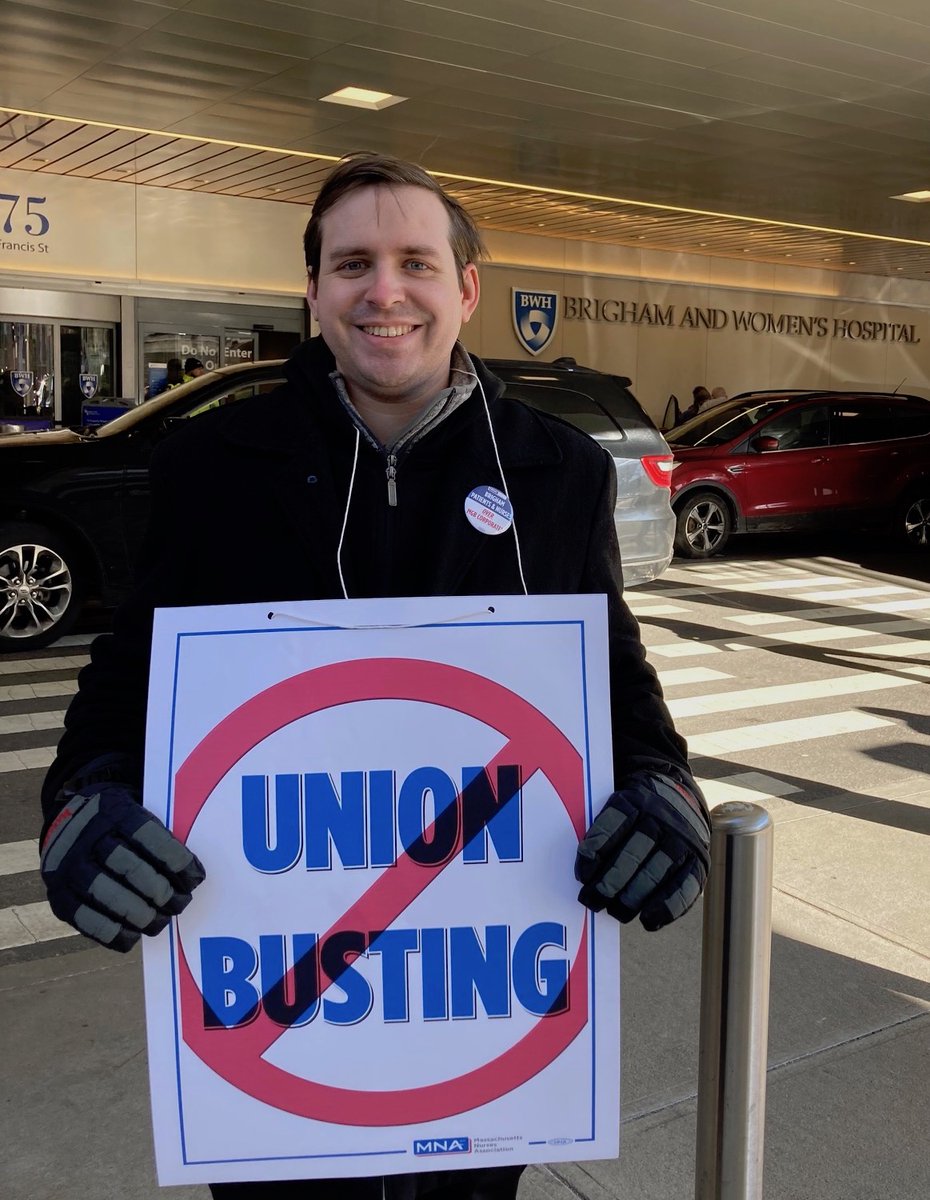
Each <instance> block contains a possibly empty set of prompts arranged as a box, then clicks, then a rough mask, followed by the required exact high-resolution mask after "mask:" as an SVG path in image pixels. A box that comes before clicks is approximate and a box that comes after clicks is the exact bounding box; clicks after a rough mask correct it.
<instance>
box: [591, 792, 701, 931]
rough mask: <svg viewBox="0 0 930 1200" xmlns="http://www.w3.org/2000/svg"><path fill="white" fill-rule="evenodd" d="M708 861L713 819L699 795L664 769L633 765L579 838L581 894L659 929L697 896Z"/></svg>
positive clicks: (612, 912)
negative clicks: (660, 772) (642, 768)
mask: <svg viewBox="0 0 930 1200" xmlns="http://www.w3.org/2000/svg"><path fill="white" fill-rule="evenodd" d="M709 866H710V823H709V821H708V818H707V814H706V811H705V810H704V808H703V807H702V804H701V801H700V799H699V797H698V796H697V795H696V794H695V793H694V792H693V791H692V790H691V789H690V788H688V787H686V786H685V784H683V783H679V782H678V781H677V780H675V779H672V778H670V777H669V776H668V775H658V774H653V773H652V772H650V771H636V772H634V774H632V775H631V776H630V777H629V778H628V779H627V780H626V781H625V782H624V786H623V788H622V789H621V790H620V791H618V792H614V793H613V795H612V796H611V797H610V799H609V800H608V801H607V803H606V804H605V805H604V807H603V809H602V810H601V812H600V814H599V816H598V817H597V818H596V819H595V821H594V823H593V825H592V826H591V828H590V829H589V830H588V832H587V833H586V834H585V835H584V838H583V839H582V840H581V842H580V844H579V846H578V854H577V857H576V859H575V878H576V879H577V880H578V881H579V883H581V884H582V888H581V891H580V892H579V893H578V899H579V900H580V901H581V903H582V904H584V905H585V906H586V907H587V908H590V909H592V910H593V911H594V912H599V911H600V910H601V909H602V908H606V909H607V911H608V912H609V913H610V915H611V916H612V917H616V919H617V920H618V921H623V922H626V921H632V920H633V918H634V917H637V916H638V917H639V919H640V921H641V922H642V924H643V926H644V928H646V929H648V930H654V929H661V928H662V927H663V925H669V924H670V923H671V922H672V921H674V920H676V919H677V918H678V917H680V916H682V915H683V914H684V913H686V912H687V911H688V909H689V908H690V907H691V905H692V904H693V903H694V902H695V900H697V898H698V896H700V894H701V892H702V890H703V888H704V883H705V881H706V879H707V871H708V868H709Z"/></svg>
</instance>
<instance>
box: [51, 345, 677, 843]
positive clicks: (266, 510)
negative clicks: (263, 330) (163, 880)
mask: <svg viewBox="0 0 930 1200" xmlns="http://www.w3.org/2000/svg"><path fill="white" fill-rule="evenodd" d="M474 362H475V369H476V371H477V373H478V375H479V377H480V379H481V381H482V384H483V387H484V390H485V393H486V395H487V400H488V404H489V407H490V413H491V418H492V421H493V425H494V431H495V434H496V438H497V444H498V448H499V451H500V456H501V461H502V465H503V469H504V474H505V476H506V481H507V490H508V492H509V494H510V497H511V500H512V502H513V507H514V512H515V518H516V525H517V529H518V533H519V540H520V548H521V551H522V561H523V569H524V574H525V577H526V582H527V586H528V589H529V591H530V592H531V593H550V594H555V593H576V592H582V593H584V592H591V593H606V594H607V596H608V602H609V623H610V679H611V703H612V712H613V748H614V771H615V777H616V780H617V783H618V784H619V782H620V780H621V779H622V777H623V776H624V775H626V774H627V773H629V772H630V771H632V770H634V769H636V768H638V767H643V766H646V767H652V768H654V769H656V770H659V771H664V772H666V773H671V774H676V775H679V776H682V777H684V778H685V780H688V779H689V778H690V776H689V775H688V768H687V763H686V757H685V753H686V752H685V744H684V742H683V740H682V739H681V738H680V737H679V736H678V735H677V734H676V733H675V731H674V728H673V726H672V722H671V718H670V716H669V713H668V710H667V709H666V707H665V705H664V703H663V701H662V693H661V689H660V687H659V684H658V681H657V679H656V676H655V673H654V672H653V670H652V669H651V667H649V666H648V665H647V663H646V661H645V658H644V653H643V647H642V643H641V641H640V637H639V629H638V627H637V625H636V622H635V620H634V619H633V617H632V615H631V614H630V611H629V609H628V608H627V606H626V604H625V602H624V601H623V599H622V595H621V593H622V586H623V585H622V577H621V571H620V553H619V548H618V546H617V539H616V534H615V531H614V524H613V512H614V501H615V496H616V473H615V471H614V468H613V463H612V460H611V458H610V456H609V455H608V454H607V452H606V451H605V450H603V449H602V448H601V447H599V446H598V445H597V444H596V443H595V442H594V441H593V440H592V439H591V438H589V437H587V436H586V435H585V434H583V433H580V432H579V431H578V430H576V429H575V428H573V427H572V426H570V425H568V424H566V423H565V422H563V421H560V420H559V419H558V418H555V417H552V416H548V415H544V414H542V413H539V412H536V411H535V410H533V409H531V408H529V407H527V406H526V405H524V404H522V403H520V402H519V401H515V400H510V399H507V398H506V397H505V396H504V395H503V384H502V383H501V382H500V380H498V379H496V378H495V377H494V376H492V375H491V374H490V373H489V372H488V371H487V369H486V368H485V367H484V366H483V364H481V363H480V362H479V361H478V360H474ZM334 369H335V364H334V361H333V358H332V355H331V354H330V351H329V349H328V347H327V346H326V345H325V343H324V342H323V341H322V340H321V339H319V338H315V339H311V340H310V341H308V342H305V343H303V345H301V346H300V347H298V349H297V350H296V351H295V352H294V354H293V355H292V357H291V359H290V360H289V362H288V364H287V367H286V375H287V380H288V382H287V383H286V384H284V385H282V386H281V387H280V388H278V389H277V390H276V391H275V392H274V393H272V394H271V395H266V396H257V397H255V398H253V399H251V400H247V401H244V402H243V403H241V404H238V405H234V406H231V407H230V408H226V409H219V410H217V411H216V412H211V413H208V414H205V415H202V416H199V417H197V418H196V419H194V420H192V421H191V423H190V425H189V426H187V427H185V428H184V429H183V430H181V431H179V432H177V433H175V434H173V435H172V436H171V437H170V438H168V439H167V440H166V441H165V442H164V443H163V444H162V445H161V446H160V447H159V449H158V450H157V451H156V454H155V456H154V458H153V461H152V467H151V481H152V515H151V521H150V527H149V533H148V537H147V540H146V545H145V549H144V551H143V555H142V560H141V562H140V570H139V575H138V586H137V588H136V591H135V593H134V595H133V596H132V597H131V598H130V599H129V600H128V601H127V602H126V603H125V604H124V605H123V607H122V608H121V609H120V611H119V612H118V614H117V616H116V619H115V622H114V632H113V633H112V634H109V635H104V636H102V637H100V638H98V639H97V640H96V642H95V643H94V645H93V648H92V651H91V663H90V665H89V666H87V667H86V668H85V669H84V670H83V671H82V672H81V676H80V690H79V692H78V694H77V696H75V698H74V701H73V702H72V704H71V706H70V708H69V710H68V713H67V716H66V718H65V733H64V736H63V737H62V739H61V742H60V744H59V747H58V757H57V759H56V761H55V763H54V764H53V765H52V767H51V769H50V771H49V773H48V776H47V778H46V782H45V787H44V789H43V809H44V815H45V820H46V824H47V823H48V821H49V820H50V819H51V817H52V816H53V815H54V814H55V813H56V812H57V811H58V808H59V804H60V802H59V801H58V799H57V793H58V790H59V788H60V786H61V784H62V783H63V782H64V781H65V780H66V779H67V778H68V777H69V776H70V775H72V774H73V772H74V770H75V769H76V768H78V767H81V766H84V765H85V764H87V763H88V762H89V761H90V760H91V759H93V758H95V757H97V756H98V755H101V754H105V753H110V752H114V751H116V752H121V753H123V754H126V755H128V756H130V757H131V758H132V759H133V760H134V761H135V762H136V763H137V764H138V767H137V774H138V779H139V781H140V782H141V775H142V766H141V764H142V757H143V745H144V734H145V709H146V692H147V684H148V660H149V653H150V642H151V627H152V610H153V608H156V607H168V606H177V605H191V604H220V603H223V604H229V603H239V602H265V601H271V602H279V601H287V600H297V599H329V598H333V597H340V596H341V595H342V589H341V586H340V582H339V576H338V571H337V564H336V554H337V546H338V543H339V534H340V529H341V525H342V520H343V515H344V512H345V505H346V498H347V493H348V487H349V479H350V475H351V470H352V457H353V451H354V446H355V427H354V425H353V423H352V420H351V418H350V416H349V414H348V412H347V411H346V409H345V408H344V406H343V405H342V403H341V401H340V400H339V398H338V396H337V393H336V390H335V388H334V385H333V382H332V380H331V379H330V374H331V372H333V371H334ZM386 466H387V461H386V455H385V453H384V452H383V451H379V450H376V449H375V448H374V447H373V446H372V445H371V444H369V443H368V441H367V440H366V439H365V438H364V437H362V438H361V443H360V447H359V457H358V466H357V474H356V480H355V487H354V491H353V495H352V501H351V505H350V509H349V516H348V523H347V527H346V533H345V541H344V545H343V552H342V566H343V574H344V578H345V583H346V589H347V591H348V594H349V596H350V597H353V598H355V597H370V596H378V595H383V596H435V595H488V594H494V593H499V594H505V593H506V594H516V593H522V590H523V589H522V586H521V583H520V577H519V572H518V567H517V556H516V547H515V543H514V536H513V532H512V530H510V531H508V532H506V533H503V534H500V535H498V536H494V537H490V536H488V535H486V534H484V533H482V532H480V531H479V530H477V529H474V528H473V527H472V526H471V525H470V524H469V522H468V521H467V519H466V517H465V512H464V502H465V498H466V496H467V495H468V494H469V492H470V491H471V490H472V489H473V488H475V487H480V486H481V485H491V486H493V487H499V488H503V484H502V482H501V479H500V474H499V472H498V468H497V464H496V461H495V456H494V449H493V445H492V441H491V437H490V433H489V429H488V423H487V418H486V415H485V411H484V405H483V403H482V399H481V395H480V392H479V390H478V389H477V388H476V389H475V391H474V392H473V393H472V395H471V396H470V397H469V398H468V399H467V400H466V401H465V402H464V403H463V404H461V405H460V407H459V408H457V409H456V410H455V411H454V412H452V413H451V414H450V415H449V416H448V417H446V419H445V420H443V421H442V422H441V423H440V424H439V425H438V426H436V427H435V428H433V429H432V430H431V431H430V432H429V433H427V434H425V435H424V436H423V437H422V438H421V439H420V440H418V441H416V442H415V443H414V444H413V445H412V446H411V448H410V449H409V450H408V451H407V452H406V453H405V454H401V455H400V456H399V461H398V465H397V480H396V482H397V504H396V506H394V507H392V506H391V505H389V503H388V488H387V476H386Z"/></svg>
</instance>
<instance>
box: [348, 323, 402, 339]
mask: <svg viewBox="0 0 930 1200" xmlns="http://www.w3.org/2000/svg"><path fill="white" fill-rule="evenodd" d="M356 328H357V329H360V330H361V331H362V333H367V334H368V335H369V336H370V337H379V338H396V337H403V336H404V334H405V333H412V332H413V331H414V329H416V328H417V326H416V325H357V326H356Z"/></svg>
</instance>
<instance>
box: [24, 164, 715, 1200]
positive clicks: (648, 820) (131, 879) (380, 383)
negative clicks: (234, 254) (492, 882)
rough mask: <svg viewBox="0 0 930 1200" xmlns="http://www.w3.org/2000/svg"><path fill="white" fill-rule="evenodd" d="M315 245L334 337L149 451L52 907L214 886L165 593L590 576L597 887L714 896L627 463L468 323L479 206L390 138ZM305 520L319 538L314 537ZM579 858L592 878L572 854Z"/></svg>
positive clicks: (55, 868)
mask: <svg viewBox="0 0 930 1200" xmlns="http://www.w3.org/2000/svg"><path fill="white" fill-rule="evenodd" d="M304 253H305V259H306V263H307V272H308V280H309V286H308V289H307V298H308V303H309V305H310V310H311V312H312V313H313V316H314V318H315V319H316V320H317V322H318V323H319V327H320V331H321V333H320V336H318V337H313V338H310V339H309V340H308V341H306V342H304V343H303V344H302V345H300V346H298V347H297V349H296V350H295V351H294V352H293V354H292V355H291V357H290V359H289V360H288V362H287V364H286V365H285V368H284V374H285V378H286V382H285V383H284V384H283V385H282V386H281V387H280V388H278V389H277V390H276V391H275V392H273V393H272V394H271V395H268V396H260V397H254V398H253V399H251V400H250V399H246V400H243V401H242V403H241V404H236V405H227V406H225V407H223V408H220V409H217V410H216V411H215V412H213V413H208V414H206V415H205V416H202V417H198V418H197V420H195V421H192V422H187V423H185V424H184V427H183V428H182V429H180V430H179V431H177V432H176V433H174V434H173V435H172V436H171V437H170V438H167V439H165V441H164V442H162V443H161V445H160V446H159V448H158V450H157V451H156V453H155V456H154V458H153V461H152V466H151V482H152V519H151V522H150V525H149V535H148V539H147V542H146V550H145V554H144V557H143V561H142V563H141V564H140V571H139V578H138V585H137V588H136V591H135V593H134V594H133V596H132V597H131V598H130V599H129V600H128V601H127V602H126V604H125V605H124V606H123V608H122V609H121V610H120V612H119V613H118V615H117V617H116V620H115V623H114V631H113V633H112V634H108V635H104V636H102V637H100V638H98V639H97V641H96V642H95V643H94V646H93V648H92V651H91V664H90V666H88V667H86V668H85V669H84V670H83V671H82V672H81V677H80V687H79V691H78V695H77V696H76V697H75V699H74V701H73V702H72V704H71V707H70V708H69V710H68V713H67V716H66V717H65V732H64V736H63V737H62V739H61V742H60V743H59V746H58V756H57V758H56V760H55V763H54V764H53V765H52V767H51V769H50V770H49V773H48V776H47V778H46V781H45V786H44V789H43V797H42V800H43V809H44V816H45V823H44V827H43V829H42V831H41V838H40V843H41V868H42V876H43V879H44V882H45V885H46V888H47V890H48V895H49V902H50V904H51V907H52V911H53V912H54V913H55V914H56V915H57V916H58V917H60V918H61V919H62V920H65V921H68V922H70V923H71V924H72V925H74V926H75V928H77V929H78V930H80V931H81V932H82V933H85V934H87V935H89V936H90V937H92V938H94V939H95V940H96V941H98V942H100V943H102V944H103V945H105V946H108V947H110V948H112V949H114V950H118V951H126V950H129V949H131V948H132V946H133V945H134V944H135V943H136V942H137V941H138V940H139V938H140V936H141V935H142V934H147V935H157V934H158V933H160V932H161V931H162V930H163V929H164V928H165V927H166V925H168V924H169V922H170V921H171V919H172V917H173V916H174V915H175V914H177V913H180V912H181V911H182V910H183V909H184V908H185V907H186V906H187V904H188V903H190V902H191V900H192V893H193V891H194V889H195V888H196V887H197V886H198V885H199V884H200V883H201V882H202V881H203V879H204V878H205V869H204V867H203V865H202V864H201V863H200V862H199V861H198V859H197V858H196V857H195V856H194V855H193V854H192V852H191V851H190V850H189V849H188V848H187V846H185V845H184V844H182V843H181V842H180V841H178V840H177V839H176V838H175V837H174V836H173V835H172V834H171V833H170V832H169V831H168V830H167V829H166V828H165V826H164V825H162V823H161V822H160V821H159V820H158V819H157V817H155V816H154V815H153V814H152V813H150V812H148V811H147V810H146V809H145V808H143V807H142V763H143V751H144V741H145V717H146V693H147V681H148V671H149V657H150V653H151V637H152V612H153V609H154V608H158V607H162V606H177V605H189V604H234V603H237V602H257V601H267V599H268V598H269V594H271V595H272V596H273V598H274V599H276V600H288V599H308V600H311V599H327V598H329V599H332V598H340V597H343V598H346V599H348V598H349V597H381V596H383V597H388V596H454V595H457V596H487V595H495V594H507V595H523V594H527V595H531V594H543V593H580V594H583V593H593V594H600V595H606V598H607V608H608V622H609V662H610V684H611V711H612V743H613V756H614V788H615V789H616V790H615V791H613V792H612V793H611V794H610V795H608V796H606V797H604V798H603V800H604V803H603V807H602V809H601V811H600V813H599V815H598V816H597V817H596V818H595V820H594V822H593V824H592V826H591V828H590V829H589V830H588V831H587V833H586V834H585V835H584V837H583V838H582V839H581V841H580V843H579V845H578V847H577V853H576V856H575V862H574V874H575V879H576V880H577V881H578V883H579V884H580V885H581V888H580V892H579V896H578V898H579V900H580V902H581V903H582V904H583V905H585V906H586V907H588V908H589V909H592V910H594V911H598V910H601V909H603V910H606V912H607V913H608V914H609V915H610V916H612V917H615V918H616V919H617V920H618V921H631V920H634V919H639V921H640V922H641V924H642V925H643V926H644V927H645V928H646V929H647V930H657V929H661V928H662V927H663V926H665V925H668V924H670V923H671V922H672V921H675V920H677V919H678V918H679V917H681V916H683V915H684V913H686V912H687V911H688V909H689V908H690V907H691V906H692V905H693V904H694V902H695V901H696V900H697V898H698V896H699V895H700V893H701V890H702V888H703V886H704V882H705V879H706V875H707V869H708V866H709V861H710V859H709V847H710V819H709V815H708V812H707V806H706V804H705V801H704V799H703V796H702V795H701V791H700V788H699V787H698V785H697V783H696V782H695V780H694V777H693V775H692V773H691V770H690V768H689V766H688V761H687V749H686V746H685V743H684V741H683V739H682V738H681V737H680V736H679V735H678V734H677V733H676V731H675V728H674V725H673V723H672V719H671V716H670V715H669V712H668V709H667V708H666V706H665V703H664V701H663V698H662V690H661V688H660V686H659V683H658V680H657V678H656V674H655V671H654V670H653V669H652V667H651V666H650V665H649V664H648V663H647V662H646V657H645V651H644V649H643V644H642V641H641V639H640V634H639V627H638V626H637V624H636V621H635V619H634V618H633V616H632V614H631V613H630V610H629V608H628V607H627V605H626V603H625V601H624V599H623V596H622V590H623V577H622V573H621V563H620V550H619V546H618V543H617V534H616V528H615V525H614V519H613V518H614V506H615V503H616V499H617V473H616V471H615V469H614V466H613V460H612V458H611V457H610V455H609V454H608V453H607V452H606V451H605V450H604V449H602V448H601V447H600V446H598V444H597V443H596V442H595V441H593V440H592V439H591V438H589V437H587V436H586V435H585V434H583V433H581V432H579V431H578V430H576V429H574V428H572V427H571V426H569V425H568V424H567V423H566V422H564V421H560V420H558V419H557V418H554V417H549V416H547V415H546V414H544V413H540V412H537V411H535V410H533V409H531V408H529V407H528V406H526V405H524V404H522V403H520V402H519V401H517V400H514V399H511V398H509V397H508V396H506V395H505V393H504V385H503V384H502V383H501V381H500V380H499V379H496V378H495V377H494V376H493V375H492V374H491V372H490V371H489V370H488V369H487V367H486V366H485V365H484V364H483V363H482V362H481V360H480V359H479V358H478V357H476V356H475V355H473V354H470V353H469V352H468V351H467V350H466V349H465V347H464V346H463V345H462V343H461V342H460V341H459V334H460V332H461V328H462V326H463V325H464V324H465V323H466V322H467V321H468V320H469V318H470V317H471V315H472V313H473V312H474V310H475V307H476V306H477V304H478V294H479V277H478V270H477V266H476V264H477V263H478V262H479V261H480V260H481V259H482V258H483V257H484V256H485V251H484V247H483V245H482V242H481V237H480V234H479V232H478V230H477V228H476V226H475V223H474V221H473V219H472V217H471V216H470V215H469V213H468V212H467V211H466V210H465V209H464V208H463V207H462V206H461V205H460V204H459V203H458V202H457V201H456V200H455V199H453V198H452V197H450V196H449V195H447V194H446V193H445V192H444V191H443V190H442V189H441V188H440V186H439V184H438V183H437V182H436V181H435V179H433V178H432V177H431V176H430V175H429V174H427V172H426V171H424V170H423V169H422V168H420V167H418V166H415V165H414V164H412V163H406V162H403V161H402V160H400V159H395V158H389V157H386V156H381V155H374V154H359V155H352V156H350V157H349V158H347V159H344V160H343V161H342V162H340V163H339V164H337V166H336V167H335V168H334V169H333V171H332V172H331V173H330V175H329V177H328V178H327V180H326V181H325V182H324V184H323V187H322V189H321V190H320V193H319V195H318V196H317V199H316V202H315V204H314V207H313V211H312V215H311V217H310V222H309V224H308V226H307V230H306V233H305V235H304ZM489 483H493V484H494V486H495V487H498V488H500V489H501V490H502V491H503V492H504V493H505V494H506V497H507V499H508V503H509V504H510V505H511V506H512V516H513V520H512V523H511V525H510V527H509V528H508V529H507V530H506V531H505V532H503V533H501V534H500V536H497V537H486V536H484V535H483V534H482V533H481V532H480V531H479V530H478V529H477V528H476V527H473V526H472V525H471V524H470V523H469V521H468V519H467V517H466V511H465V510H466V504H465V501H466V498H467V497H468V496H469V495H471V494H472V493H473V491H474V489H475V488H478V487H483V486H485V485H487V484H489ZM308 484H312V485H313V486H308ZM244 485H247V486H244ZM518 528H519V537H518V533H517V530H518ZM384 529H389V531H390V536H389V537H385V536H384V535H383V530H384ZM295 537H299V538H301V539H304V541H301V542H300V543H299V544H300V546H301V547H302V549H300V550H299V551H295ZM256 543H260V544H261V545H262V547H263V554H264V558H265V560H266V561H267V562H269V563H273V564H275V570H274V577H273V579H271V580H269V578H268V576H267V574H266V573H265V572H264V571H260V570H255V571H253V570H243V566H242V547H243V546H248V545H251V544H256ZM305 543H306V544H305ZM179 563H183V564H184V569H183V570H179V569H178V564H179ZM218 686H221V685H218ZM208 864H209V858H208ZM562 869H563V870H564V871H565V873H566V875H567V876H570V875H571V872H572V854H571V853H569V854H568V855H567V856H566V861H565V862H564V863H563V864H562ZM193 902H194V903H195V904H196V903H197V900H196V898H194V900H193ZM677 986H678V981H677V978H676V976H675V975H674V974H671V975H668V976H662V975H660V976H657V978H656V980H655V987H656V989H657V990H659V989H670V988H675V987H677ZM606 1069H608V1070H612V1069H614V1065H613V1064H610V1065H609V1066H608V1067H607V1068H606ZM382 1170H383V1167H382ZM522 1170H523V1168H522V1167H521V1166H519V1165H514V1166H510V1165H506V1166H499V1167H492V1168H488V1167H475V1168H473V1169H471V1170H464V1171H463V1170H459V1171H456V1170H440V1171H427V1172H424V1173H422V1174H416V1173H414V1174H395V1175H386V1176H385V1175H381V1174H379V1173H373V1174H372V1175H371V1176H368V1177H365V1178H357V1179H355V1178H353V1179H317V1180H312V1181H306V1180H305V1181H298V1182H260V1183H249V1182H240V1183H214V1184H212V1185H211V1192H212V1194H213V1196H214V1197H217V1198H222V1200H415V1198H419V1197H424V1198H429V1200H513V1198H514V1197H515V1196H516V1194H517V1186H518V1182H519V1178H520V1174H521V1172H522ZM373 1171H374V1172H377V1171H378V1167H377V1166H373Z"/></svg>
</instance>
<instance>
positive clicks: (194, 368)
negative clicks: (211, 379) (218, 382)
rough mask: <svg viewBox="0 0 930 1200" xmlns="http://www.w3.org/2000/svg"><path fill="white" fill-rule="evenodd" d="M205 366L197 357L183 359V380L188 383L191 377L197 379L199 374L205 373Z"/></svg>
mask: <svg viewBox="0 0 930 1200" xmlns="http://www.w3.org/2000/svg"><path fill="white" fill-rule="evenodd" d="M206 373H207V368H206V367H205V366H204V365H203V363H202V362H201V361H200V359H199V358H187V359H185V360H184V382H185V383H190V381H191V380H192V379H199V378H200V376H201V375H206Z"/></svg>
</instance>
